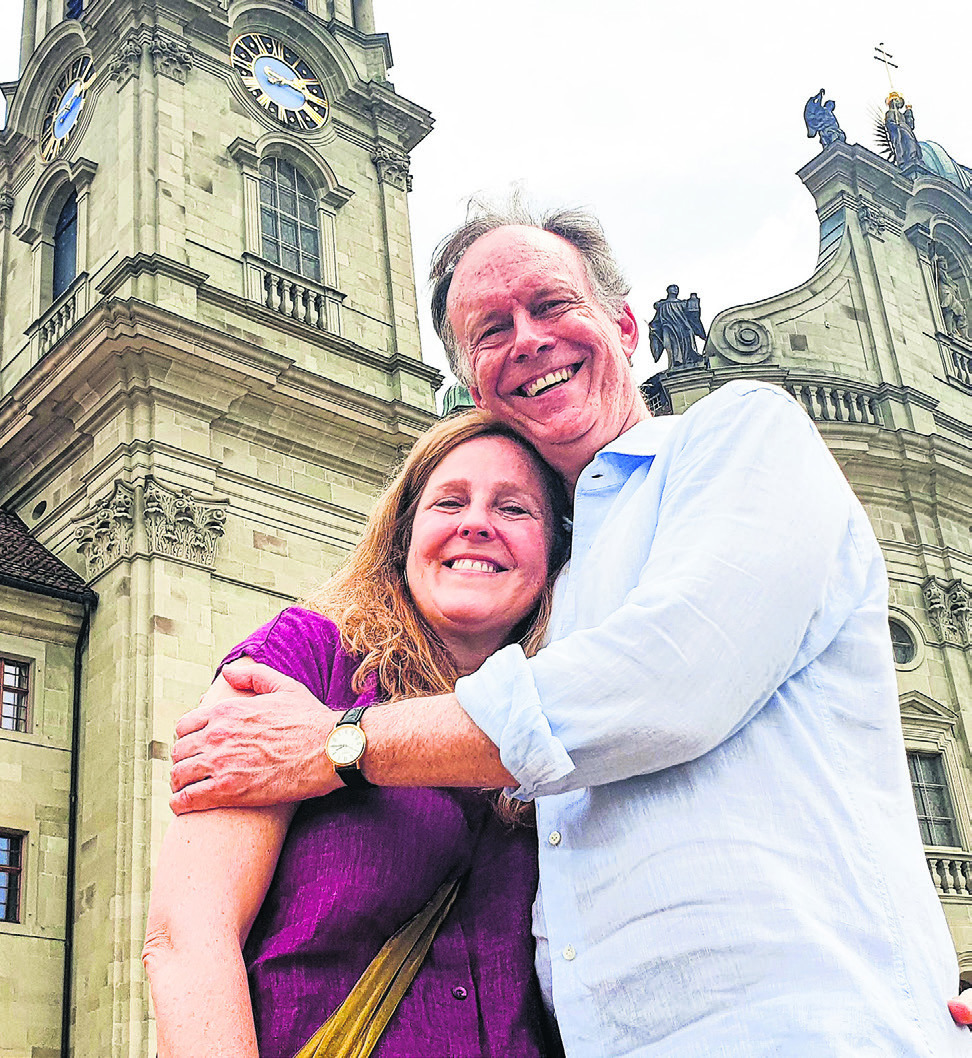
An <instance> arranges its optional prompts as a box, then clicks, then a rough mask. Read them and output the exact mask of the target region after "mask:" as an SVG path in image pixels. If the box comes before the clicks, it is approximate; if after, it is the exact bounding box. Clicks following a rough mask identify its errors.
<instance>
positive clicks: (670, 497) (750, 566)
mask: <svg viewBox="0 0 972 1058" xmlns="http://www.w3.org/2000/svg"><path fill="white" fill-rule="evenodd" d="M717 400H718V403H716V404H715V405H714V407H713V405H710V409H713V410H711V411H710V413H709V415H708V417H707V419H706V420H703V423H702V425H701V426H700V425H699V424H698V423H697V422H696V423H695V435H694V436H693V432H692V427H691V426H689V427H687V430H688V438H687V440H686V441H685V442H684V443H683V444H682V446H681V447H680V449H679V451H678V453H677V454H676V456H675V458H674V459H673V460H672V464H671V466H670V467H669V468H668V470H667V478H666V486H665V492H664V494H663V498H662V505H661V509H660V511H659V516H658V529H657V532H656V535H655V541H654V544H653V546H652V549H651V554H650V557H649V559H648V562H647V564H646V565H645V567H644V568H643V570H642V574H641V577H640V580H639V582H638V584H637V585H636V586H635V587H634V588H633V589H632V591H631V592H630V593H629V594H628V597H627V598H626V600H625V602H624V604H623V605H622V606H621V607H620V608H619V609H618V610H616V611H615V612H614V613H613V614H610V615H609V616H608V618H607V619H606V620H605V621H603V622H602V623H601V624H600V625H598V626H596V627H594V628H591V629H585V630H582V631H578V632H574V633H572V634H571V635H569V636H567V637H565V638H564V639H562V640H560V641H558V642H556V643H554V644H551V645H550V646H549V647H547V648H545V649H544V650H542V651H540V653H539V654H538V655H537V656H536V657H534V658H532V659H526V658H525V657H524V656H523V653H522V651H520V650H519V648H518V647H508V648H506V649H505V650H503V651H501V652H500V653H499V654H498V655H495V656H494V657H493V658H492V659H490V660H489V661H488V662H487V663H486V664H485V665H484V666H483V668H481V669H480V670H479V672H477V673H475V674H473V675H472V676H470V677H466V678H465V679H464V680H461V681H460V683H459V687H458V690H459V695H458V699H457V698H456V697H455V696H452V695H442V696H439V697H436V698H423V699H417V700H413V701H406V702H398V703H395V704H393V705H387V706H381V707H375V708H373V709H372V710H370V711H369V714H368V715H367V716H366V719H365V723H364V725H363V726H364V728H365V731H366V733H367V734H368V736H369V749H368V751H367V753H366V756H365V762H364V771H365V775H366V776H367V777H369V778H370V779H371V780H372V781H373V782H377V783H380V784H384V785H449V784H451V785H469V786H474V785H501V784H504V783H509V782H510V779H511V777H512V776H515V777H516V781H518V782H520V783H521V786H523V787H525V791H524V792H526V793H535V792H544V793H546V792H555V791H556V790H557V789H565V788H577V787H580V786H587V785H596V784H600V783H604V782H610V781H614V780H616V779H619V778H624V777H626V776H628V775H632V774H640V773H645V772H649V771H654V770H658V769H661V768H664V767H668V766H670V765H671V764H674V763H679V762H681V761H684V760H689V759H692V758H693V757H695V756H698V755H700V754H702V753H704V752H706V751H707V750H708V749H711V748H712V747H713V746H715V745H717V744H718V743H719V742H720V741H722V740H724V739H725V738H727V737H729V736H730V735H731V734H732V733H733V732H734V731H735V730H737V729H738V727H740V726H741V725H742V724H743V723H745V722H746V720H747V719H749V717H750V716H752V715H753V714H754V713H755V712H756V711H757V710H758V709H759V708H760V707H761V706H762V704H763V703H764V702H765V701H766V700H767V698H768V697H769V695H771V694H772V693H773V691H774V690H775V689H776V688H777V687H778V686H779V685H780V684H781V683H782V682H783V680H784V679H785V678H786V676H787V675H788V674H789V673H790V672H791V671H795V670H796V668H798V667H800V666H801V665H802V664H805V663H806V660H809V658H810V657H812V656H815V654H816V653H818V652H819V651H820V650H821V649H823V648H824V647H825V646H826V645H827V643H828V642H829V641H830V639H831V638H832V637H833V634H834V633H835V632H836V630H837V628H838V627H839V624H840V623H841V621H842V620H843V617H844V613H842V612H841V607H840V606H839V605H833V606H832V607H831V612H830V613H828V614H825V615H820V616H819V617H818V620H817V621H816V622H815V626H814V627H815V631H814V634H813V635H808V626H809V624H810V622H811V619H812V618H813V617H814V615H815V614H816V612H817V610H818V609H819V607H820V606H821V603H822V600H823V598H824V594H825V588H826V583H827V579H828V577H830V576H831V574H832V571H833V568H834V561H835V556H836V554H837V551H838V549H839V548H840V547H841V546H843V545H845V544H846V536H847V533H846V528H847V519H848V512H849V503H850V501H851V498H850V494H849V490H848V489H847V486H846V483H845V482H843V481H842V479H841V477H840V473H839V471H838V469H837V468H836V466H835V465H834V463H833V460H832V458H831V457H830V455H829V453H828V452H827V450H826V447H825V446H824V444H823V442H822V440H821V439H820V438H819V436H818V435H817V434H816V432H815V430H814V429H813V427H812V425H811V423H810V421H809V419H807V417H806V416H805V415H804V414H803V412H802V411H800V410H799V409H798V408H796V407H795V406H794V405H793V403H792V402H791V401H790V400H789V398H787V397H785V396H784V395H783V394H781V393H778V392H775V391H767V390H761V391H757V392H756V393H753V394H749V395H746V396H740V395H738V394H735V393H729V394H727V395H726V397H725V398H721V399H720V398H717ZM689 415H691V412H690V413H689ZM703 427H704V428H703ZM841 590H842V592H843V593H844V596H845V603H844V607H845V609H849V608H850V607H852V606H853V604H854V601H855V596H854V593H855V592H857V591H859V590H860V585H859V584H855V583H852V582H851V581H850V580H848V581H847V582H846V583H845V584H844V585H843V586H842V589H841ZM676 628H677V632H676V631H675V629H676ZM230 678H231V679H232V678H235V677H230ZM248 686H249V687H251V689H253V690H260V691H267V690H271V689H275V687H276V684H273V683H272V681H271V682H268V683H264V684H261V685H259V686H258V685H257V684H256V683H251V684H248ZM301 690H302V689H301ZM275 693H276V691H275ZM298 693H299V692H298ZM304 694H306V692H304ZM268 701H270V699H268ZM288 701H289V703H290V707H291V709H292V716H293V718H295V719H294V723H293V724H290V725H284V724H283V722H282V721H281V720H280V718H279V716H277V715H276V714H277V712H278V709H277V708H273V709H267V708H264V706H263V700H262V699H261V698H256V699H251V700H249V701H247V702H241V703H238V704H237V705H236V706H234V707H233V708H234V709H235V710H237V711H238V712H239V716H237V717H235V718H233V720H232V722H231V723H227V724H226V725H224V726H219V727H218V730H217V731H214V733H213V736H212V737H211V736H209V735H205V734H202V733H201V732H202V730H204V725H208V724H209V722H210V720H209V718H208V717H207V716H205V715H200V714H199V713H198V711H197V714H196V715H193V714H190V716H189V717H188V718H186V720H185V721H181V722H180V729H179V731H180V734H182V733H183V726H185V727H196V728H198V729H200V733H199V735H198V738H199V744H200V745H201V746H203V747H205V748H204V749H203V752H205V753H209V752H211V749H210V748H208V747H210V746H214V745H220V746H222V747H223V751H224V752H225V753H226V754H230V755H231V754H233V753H236V752H237V750H236V748H235V747H238V746H239V745H241V744H243V743H246V744H247V745H249V746H250V747H252V751H251V752H249V757H248V759H246V760H244V759H242V758H243V756H244V755H245V754H243V752H242V751H241V754H242V755H241V757H240V760H239V766H238V767H237V766H236V765H235V764H234V763H232V762H229V761H228V760H227V762H226V763H222V762H217V761H212V762H210V763H209V764H207V765H206V767H204V768H203V769H202V770H203V771H205V770H206V768H208V769H209V771H210V773H212V774H213V775H217V774H218V776H219V778H218V779H217V781H216V782H215V786H216V787H219V788H220V789H219V790H218V791H214V793H213V796H215V797H217V798H220V799H219V800H216V801H213V802H212V803H231V804H236V803H268V800H260V799H259V798H260V796H261V792H262V795H263V796H264V797H265V798H268V799H269V798H271V797H272V798H277V799H281V800H292V799H296V798H299V797H306V796H312V795H313V794H317V793H326V792H327V791H328V789H331V788H334V784H335V782H336V780H334V778H333V773H332V772H331V771H330V769H329V767H328V766H327V765H326V759H325V758H324V755H323V752H322V751H321V748H320V747H321V746H322V745H323V739H324V738H325V737H326V734H327V732H328V731H329V730H330V728H331V726H333V716H332V717H326V729H323V728H322V727H321V726H320V723H321V713H320V705H319V704H317V703H314V702H313V700H311V701H310V702H307V701H305V702H304V703H303V704H301V705H298V703H297V701H296V699H294V698H289V699H288ZM279 702H280V704H283V700H282V699H280V700H279ZM460 702H461V703H462V704H461V705H460V704H459V703H460ZM244 713H245V714H246V715H245V716H244V715H243V714H244ZM299 717H306V718H307V721H306V722H305V721H304V720H298V719H297V718H299ZM315 718H316V720H315ZM218 724H219V725H222V720H219V721H218ZM247 728H248V729H249V731H250V732H251V737H246V738H243V739H239V738H237V737H236V736H235V734H234V729H247ZM217 736H218V737H217ZM181 741H182V740H180V743H181ZM261 743H264V744H265V745H266V746H267V750H266V752H263V751H262V750H260V749H259V746H260V744H261ZM497 746H499V747H500V749H499V754H498V755H497ZM295 759H296V760H299V761H300V762H301V763H300V766H299V767H298V768H297V769H296V770H297V772H298V774H297V775H296V776H294V775H293V773H294V770H295V769H294V768H293V767H292V766H290V765H288V764H287V763H286V762H287V761H289V760H295ZM274 761H277V762H280V763H279V765H275V764H274V763H273V762H274ZM501 761H502V763H501ZM251 769H252V773H253V775H254V776H256V778H254V779H252V781H251V779H250V778H248V777H247V773H248V772H250V770H251ZM275 772H279V774H278V775H277V776H276V777H275V776H274V773H275ZM185 781H186V780H184V778H183V776H181V775H178V776H177V775H176V774H175V773H174V776H173V788H174V789H179V788H180V787H181V786H183V785H184V784H185ZM271 790H272V793H268V792H267V791H271ZM207 796H208V795H207ZM254 798H256V799H254ZM209 803H210V802H209V801H207V800H201V799H197V798H195V797H194V795H193V791H192V789H191V787H189V788H186V789H184V790H181V792H180V793H179V794H178V795H177V797H176V798H175V799H174V805H173V806H174V808H175V810H176V811H180V810H183V811H185V810H191V809H192V808H195V807H207V806H208V804H209Z"/></svg>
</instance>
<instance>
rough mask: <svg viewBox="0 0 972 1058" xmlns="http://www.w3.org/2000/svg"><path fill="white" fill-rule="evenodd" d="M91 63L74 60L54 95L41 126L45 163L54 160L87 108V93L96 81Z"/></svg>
mask: <svg viewBox="0 0 972 1058" xmlns="http://www.w3.org/2000/svg"><path fill="white" fill-rule="evenodd" d="M93 69H94V68H93V65H92V62H91V60H90V59H89V58H88V57H87V56H84V57H83V58H80V59H75V60H74V62H73V63H71V65H70V66H69V67H68V68H67V69H66V70H65V71H64V73H63V74H62V75H61V78H60V80H59V81H58V82H57V84H56V85H55V86H54V90H53V91H52V92H51V97H50V100H49V101H48V104H47V110H46V111H45V113H44V123H43V125H42V127H41V154H42V155H43V157H44V161H45V162H51V161H53V160H54V159H55V158H56V157H57V156H58V155H59V154H60V153H61V150H62V149H63V147H64V145H65V144H66V143H67V140H68V137H69V136H70V135H71V133H72V132H73V131H74V128H75V126H76V125H77V123H78V118H79V117H80V116H81V109H82V108H83V107H84V100H85V93H86V92H87V90H88V87H89V86H90V84H91V82H92V81H93V80H94V72H93Z"/></svg>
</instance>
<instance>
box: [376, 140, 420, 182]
mask: <svg viewBox="0 0 972 1058" xmlns="http://www.w3.org/2000/svg"><path fill="white" fill-rule="evenodd" d="M371 157H372V158H373V159H374V162H375V167H376V168H377V169H378V179H379V181H381V183H387V184H391V185H392V187H397V188H398V190H399V191H411V190H412V176H411V173H409V171H408V155H407V154H400V153H399V152H398V151H393V150H392V149H391V148H390V147H384V146H379V147H378V148H377V149H376V150H375V153H374V154H373V155H372V156H371Z"/></svg>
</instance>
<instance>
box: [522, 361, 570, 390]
mask: <svg viewBox="0 0 972 1058" xmlns="http://www.w3.org/2000/svg"><path fill="white" fill-rule="evenodd" d="M580 367H581V365H580V364H579V363H577V364H569V365H568V366H567V367H561V368H558V369H557V370H556V371H551V372H549V373H548V374H546V375H541V376H540V377H539V378H535V379H534V380H533V381H532V382H525V383H524V384H523V385H522V386H520V387H519V388H518V389H516V390H515V391H514V392H515V393H517V394H518V395H519V396H521V397H536V396H537V395H538V394H540V393H546V392H547V390H549V389H553V387H554V386H559V385H561V383H563V382H569V381H570V380H571V379H572V378H573V377H574V375H576V374H577V372H578V371H579V370H580Z"/></svg>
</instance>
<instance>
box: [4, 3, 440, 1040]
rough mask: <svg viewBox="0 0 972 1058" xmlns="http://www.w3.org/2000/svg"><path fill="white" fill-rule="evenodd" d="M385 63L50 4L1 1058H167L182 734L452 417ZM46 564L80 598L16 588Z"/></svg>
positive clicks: (11, 546) (297, 31)
mask: <svg viewBox="0 0 972 1058" xmlns="http://www.w3.org/2000/svg"><path fill="white" fill-rule="evenodd" d="M390 64H391V52H390V47H389V41H388V39H387V37H386V36H385V35H383V34H381V33H377V32H375V27H374V23H373V14H372V10H371V4H370V0H353V2H352V0H306V2H302V0H301V2H290V0H266V2H255V0H233V2H230V3H227V2H226V0H157V2H153V3H151V4H144V3H139V2H135V0H68V2H67V3H66V4H65V0H26V3H25V9H24V24H23V45H22V61H21V76H20V78H19V81H18V82H16V83H15V84H7V85H4V86H3V92H4V95H5V97H6V98H7V101H8V118H7V124H6V128H5V130H4V131H3V133H2V134H0V305H2V329H0V508H2V510H3V512H4V513H5V515H6V521H5V523H4V524H3V525H2V526H0V534H2V539H0V554H3V555H4V570H0V594H2V598H0V670H2V671H0V676H2V679H3V703H4V704H3V720H2V726H0V1005H2V1007H3V1011H4V1013H3V1017H2V1018H0V1054H3V1055H11V1056H13V1055H16V1056H18V1058H19V1056H27V1055H30V1056H32V1058H40V1056H45V1058H46V1056H51V1055H55V1054H64V1055H67V1054H68V1053H69V1049H70V1050H73V1053H74V1054H76V1055H91V1056H94V1055H98V1056H103V1055H109V1054H112V1055H121V1054H126V1055H135V1054H138V1055H151V1054H154V1053H155V1040H154V1024H153V1022H152V1018H151V1012H150V1004H149V999H148V990H147V985H146V982H145V979H144V975H143V972H142V967H141V960H140V953H141V947H142V941H143V936H144V928H145V914H146V906H147V899H148V893H149V887H150V878H151V865H152V863H153V862H154V859H155V857H156V854H157V851H158V847H159V842H160V839H161V836H162V833H163V830H164V828H165V825H166V823H167V821H168V818H169V812H168V808H167V793H168V756H169V751H170V747H171V741H172V731H173V727H174V724H175V720H176V719H177V718H178V716H179V715H180V714H181V713H183V712H184V711H185V710H186V708H187V707H191V706H192V705H194V704H195V702H196V699H197V698H198V696H199V694H200V691H201V689H203V688H204V687H205V686H206V685H207V684H208V682H209V680H210V678H211V673H212V669H213V666H214V663H215V662H216V661H218V659H219V657H220V656H221V655H222V653H223V652H224V651H225V650H226V649H228V647H229V646H231V645H232V644H233V643H235V642H236V641H238V640H239V639H240V637H241V635H243V634H245V633H246V632H247V631H248V630H250V629H251V628H253V627H255V626H256V625H258V624H260V623H262V622H263V621H265V620H266V619H268V618H269V617H270V616H271V615H272V614H273V613H275V612H276V611H277V610H279V609H280V608H281V607H282V606H284V605H286V604H288V603H289V602H291V601H293V600H294V599H295V598H299V597H300V596H301V595H303V594H304V593H306V592H307V591H308V590H309V589H311V588H312V587H313V586H314V585H315V584H316V583H317V582H319V581H320V580H321V579H322V578H323V577H324V576H325V575H326V573H327V572H328V571H329V570H330V569H333V568H334V566H335V565H336V564H337V563H338V562H339V561H340V559H341V557H342V556H343V555H345V554H346V553H347V551H348V549H349V547H350V546H351V545H352V543H353V542H354V541H355V540H356V539H357V536H358V534H359V532H360V529H361V526H362V524H363V522H364V519H365V517H366V516H367V513H368V511H369V510H370V507H371V504H372V502H373V498H374V496H375V494H376V492H377V490H378V489H379V488H380V487H381V485H382V484H383V483H384V481H385V479H386V478H387V476H388V474H389V472H390V471H391V470H392V469H393V467H394V466H395V465H396V463H397V462H398V461H399V459H400V456H401V454H402V453H403V452H404V451H406V450H407V449H408V447H410V445H411V443H412V441H413V440H414V438H415V437H416V436H417V435H418V434H419V433H420V432H421V431H422V430H423V429H425V428H426V427H427V426H428V425H429V424H430V423H431V422H432V421H433V420H434V418H435V403H434V392H435V389H436V388H437V386H438V384H439V382H440V376H439V374H438V372H437V371H436V370H435V369H433V368H431V367H429V366H427V365H425V364H423V363H422V361H421V358H420V351H419V336H418V325H417V316H416V301H415V282H414V276H413V270H412V252H411V244H410V235H409V224H408V210H407V202H406V198H407V192H408V187H409V180H410V177H409V152H410V151H411V150H412V148H413V147H414V146H415V145H416V144H417V143H419V142H420V141H421V139H422V138H423V137H424V136H425V135H426V134H427V133H428V131H429V130H430V128H431V117H430V115H429V114H428V112H427V111H426V110H424V109H423V108H422V107H420V106H417V105H416V104H414V103H412V102H410V101H409V100H407V99H405V98H403V97H402V96H400V95H399V94H398V93H397V92H396V91H395V89H394V86H393V85H392V83H391V82H390V81H389V79H388V76H387V71H388V68H389V66H390ZM31 541H35V542H36V543H37V544H40V545H43V549H42V550H43V551H44V553H46V554H47V555H48V556H50V557H52V558H53V557H54V556H56V558H57V560H58V561H59V566H58V573H57V577H55V583H54V588H51V586H50V584H48V583H47V581H46V580H45V579H44V577H43V576H41V573H40V572H38V568H37V564H36V563H35V562H34V561H32V560H30V561H28V560H25V561H22V562H21V563H20V565H19V566H18V567H17V569H18V570H19V573H18V575H17V576H13V574H11V575H10V576H5V573H9V572H10V570H8V569H7V565H8V557H9V555H11V554H14V553H16V554H18V555H23V554H25V553H26V549H29V547H30V542H31ZM11 568H12V567H11ZM52 576H53V575H52ZM57 578H60V579H57ZM72 578H74V579H73V580H72ZM49 579H50V578H48V580H49ZM54 589H57V590H54ZM75 689H76V691H77V693H76V694H75ZM72 718H73V721H74V722H73V723H72ZM65 959H66V961H67V967H68V970H67V973H66V974H65V973H64V966H65ZM62 1011H66V1016H64V1017H63V1018H62Z"/></svg>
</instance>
